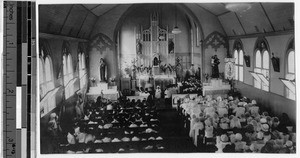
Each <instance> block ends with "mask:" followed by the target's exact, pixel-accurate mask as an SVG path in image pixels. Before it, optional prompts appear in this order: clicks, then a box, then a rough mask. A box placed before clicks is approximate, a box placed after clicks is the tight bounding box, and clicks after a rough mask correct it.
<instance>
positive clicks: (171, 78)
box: [136, 75, 176, 89]
mask: <svg viewBox="0 0 300 158" xmlns="http://www.w3.org/2000/svg"><path fill="white" fill-rule="evenodd" d="M136 82H137V83H136V86H137V87H143V88H145V86H146V84H147V83H150V84H152V85H153V87H154V88H155V87H157V86H160V87H161V89H165V88H166V86H167V85H170V84H175V83H176V76H175V75H155V76H153V77H150V76H149V75H141V76H137V80H136Z"/></svg>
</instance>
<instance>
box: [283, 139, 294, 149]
mask: <svg viewBox="0 0 300 158" xmlns="http://www.w3.org/2000/svg"><path fill="white" fill-rule="evenodd" d="M285 146H286V147H288V148H290V147H293V142H292V141H290V140H288V141H286V143H285Z"/></svg>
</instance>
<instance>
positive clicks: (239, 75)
mask: <svg viewBox="0 0 300 158" xmlns="http://www.w3.org/2000/svg"><path fill="white" fill-rule="evenodd" d="M233 57H234V58H235V80H239V81H241V82H243V81H244V51H243V43H242V41H241V40H240V39H236V40H235V41H234V44H233Z"/></svg>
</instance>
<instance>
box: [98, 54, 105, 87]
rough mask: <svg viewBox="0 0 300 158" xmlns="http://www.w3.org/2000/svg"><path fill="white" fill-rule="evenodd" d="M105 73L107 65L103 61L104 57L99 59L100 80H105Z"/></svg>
mask: <svg viewBox="0 0 300 158" xmlns="http://www.w3.org/2000/svg"><path fill="white" fill-rule="evenodd" d="M106 74H107V66H106V64H105V62H104V59H103V58H101V59H100V79H99V80H100V82H105V81H106Z"/></svg>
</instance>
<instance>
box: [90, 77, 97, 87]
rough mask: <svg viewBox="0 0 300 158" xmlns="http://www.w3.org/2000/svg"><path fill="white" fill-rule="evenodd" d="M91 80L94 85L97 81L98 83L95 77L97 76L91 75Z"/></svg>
mask: <svg viewBox="0 0 300 158" xmlns="http://www.w3.org/2000/svg"><path fill="white" fill-rule="evenodd" d="M90 80H91V82H92V84H93V86H95V83H96V78H95V77H90Z"/></svg>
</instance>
